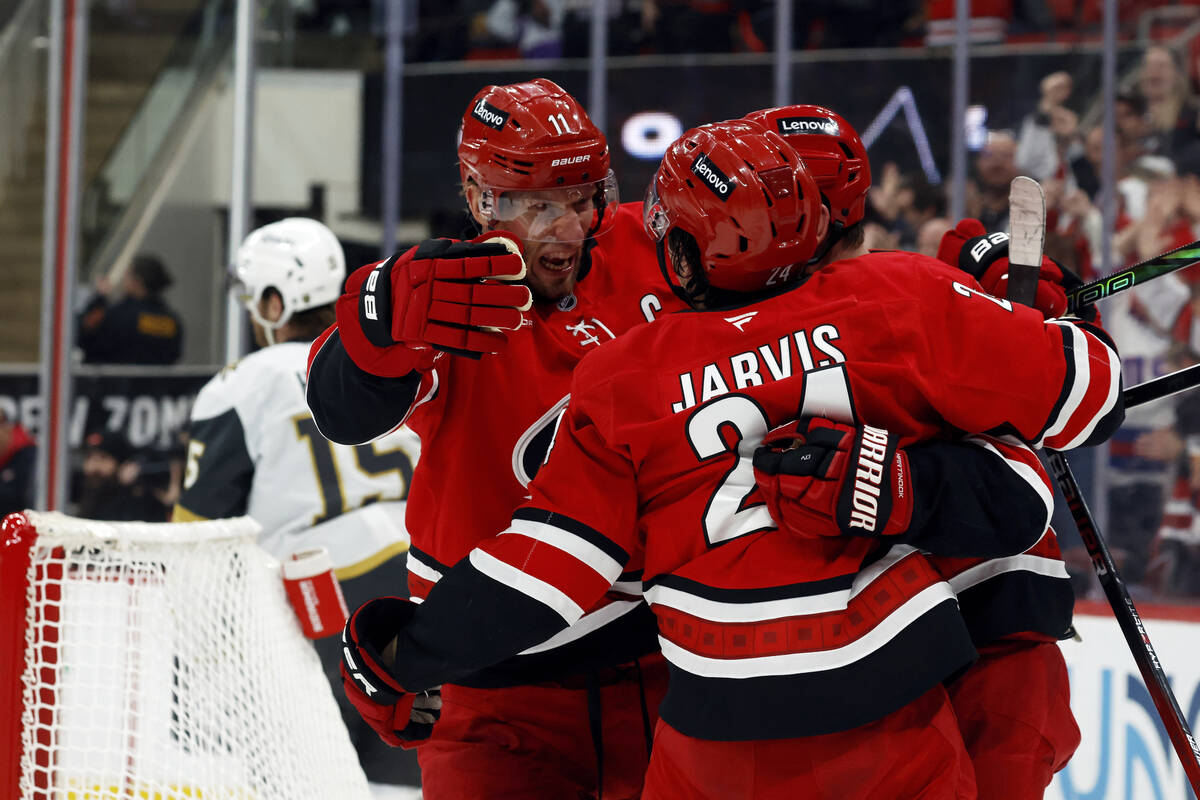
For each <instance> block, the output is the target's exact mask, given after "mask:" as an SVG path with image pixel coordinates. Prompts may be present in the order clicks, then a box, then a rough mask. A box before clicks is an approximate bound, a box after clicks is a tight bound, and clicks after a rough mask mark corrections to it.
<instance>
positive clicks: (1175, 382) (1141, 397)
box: [1125, 364, 1200, 408]
mask: <svg viewBox="0 0 1200 800" xmlns="http://www.w3.org/2000/svg"><path fill="white" fill-rule="evenodd" d="M1196 386H1200V364H1193V365H1192V366H1190V367H1184V368H1183V369H1180V370H1176V371H1175V372H1171V373H1168V374H1166V375H1162V376H1160V377H1157V378H1154V379H1153V380H1148V381H1144V382H1143V383H1139V384H1138V385H1137V386H1130V387H1129V388H1128V389H1126V390H1125V408H1133V407H1134V406H1140V405H1143V404H1145V403H1149V402H1152V401H1154V400H1161V399H1162V398H1164V397H1170V396H1171V395H1173V394H1178V393H1179V392H1183V391H1187V390H1188V389H1192V388H1195V387H1196Z"/></svg>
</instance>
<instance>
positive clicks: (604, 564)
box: [504, 519, 624, 584]
mask: <svg viewBox="0 0 1200 800" xmlns="http://www.w3.org/2000/svg"><path fill="white" fill-rule="evenodd" d="M504 533H505V534H508V533H518V534H520V535H522V536H528V537H529V538H530V539H536V540H537V541H539V542H542V543H543V544H548V545H550V546H551V547H553V548H555V549H556V550H561V551H562V552H564V553H566V554H567V555H569V556H571V557H572V558H574V559H575V560H576V561H579V562H581V563H583V564H586V565H587V566H589V567H591V568H592V569H594V570H595V571H596V572H597V573H598V574H599V575H600V577H602V578H604V580H605V581H606V582H608V583H609V584H612V583H613V582H615V581H616V580H617V578H619V577H621V572H622V570H623V569H624V567H623V566H622V565H621V564H620V563H619V562H618V561H617V560H616V559H614V558H613V557H612V556H610V555H608V554H607V553H605V552H604V551H603V550H601V549H600V548H599V547H596V545H594V544H592V543H591V542H589V541H587V540H586V539H582V538H580V537H579V536H576V535H575V534H573V533H571V532H570V531H567V530H563V529H562V528H559V527H557V526H555V525H548V524H546V523H545V522H534V521H532V520H527V519H514V520H513V521H512V522H510V523H509V525H508V529H507V530H505V531H504Z"/></svg>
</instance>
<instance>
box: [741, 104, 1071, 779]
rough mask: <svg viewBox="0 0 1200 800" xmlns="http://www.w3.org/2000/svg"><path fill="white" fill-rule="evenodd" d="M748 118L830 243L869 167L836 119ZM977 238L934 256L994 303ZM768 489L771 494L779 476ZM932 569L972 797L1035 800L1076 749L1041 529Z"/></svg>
mask: <svg viewBox="0 0 1200 800" xmlns="http://www.w3.org/2000/svg"><path fill="white" fill-rule="evenodd" d="M747 119H750V120H753V121H755V122H757V123H759V124H761V125H764V126H766V127H767V128H768V129H770V130H774V131H777V132H778V133H779V134H781V135H783V136H784V137H785V138H786V139H787V141H788V143H789V144H790V145H791V146H792V147H793V149H795V150H796V151H797V152H798V153H799V154H800V155H801V157H802V158H803V159H804V161H805V164H806V165H807V166H808V168H809V169H810V170H811V171H812V172H813V175H814V177H815V178H816V180H817V185H818V186H819V187H820V188H821V191H822V194H823V195H824V197H825V200H826V205H827V206H829V208H830V215H831V220H832V228H833V230H832V235H831V237H830V238H831V239H835V238H840V236H841V235H843V233H844V231H845V230H847V229H848V228H850V226H852V225H854V224H855V223H857V222H859V221H861V220H862V219H863V216H864V211H865V203H866V195H867V190H868V189H869V188H870V182H871V176H870V165H869V162H868V160H867V153H866V148H865V147H863V144H862V141H861V140H860V139H859V136H858V134H857V133H856V132H855V131H854V129H853V127H851V126H850V125H849V123H847V122H846V120H844V119H843V118H842V117H841V116H839V115H838V114H836V113H835V112H833V111H831V110H829V109H827V108H823V107H821V106H814V105H795V106H785V107H781V108H773V109H766V110H763V111H758V112H755V113H753V114H749V115H747ZM985 233H986V232H985V231H984V229H983V226H982V225H981V224H980V223H978V222H977V221H975V220H964V221H963V222H962V223H960V224H959V226H958V228H957V229H956V230H955V231H951V232H950V233H947V234H946V236H945V238H944V240H943V244H942V248H941V252H940V253H939V257H940V258H941V259H942V260H943V261H945V262H946V263H948V264H951V265H953V266H956V267H960V268H962V269H963V270H965V271H967V272H969V273H970V274H971V276H972V277H974V278H975V279H976V280H978V281H979V282H980V283H981V284H982V285H983V287H984V288H985V289H986V290H987V291H989V292H991V293H992V294H994V295H996V296H997V297H1004V296H1005V289H1006V286H1005V284H1004V280H1005V279H1006V276H1007V272H1008V270H1007V266H1008V260H1007V254H1008V245H1007V234H1003V233H1001V234H993V235H991V236H990V237H989V236H985ZM960 254H961V255H960ZM1066 277H1067V278H1068V279H1069V278H1070V277H1073V276H1066ZM1041 278H1042V279H1041V280H1040V281H1039V283H1038V292H1037V299H1036V301H1035V304H1034V305H1035V307H1036V308H1038V309H1039V310H1040V311H1042V312H1043V315H1044V316H1045V317H1046V318H1051V317H1058V316H1061V315H1062V314H1063V313H1064V312H1065V311H1066V294H1065V291H1064V288H1063V286H1062V282H1063V280H1064V274H1063V272H1062V271H1061V270H1060V268H1059V267H1058V265H1057V264H1054V263H1053V262H1052V261H1050V260H1049V259H1045V267H1044V271H1043V273H1042V275H1041ZM1075 280H1076V281H1077V280H1078V279H1075ZM770 480H771V481H772V482H773V483H774V485H775V487H776V488H777V487H778V480H779V478H778V476H771V477H770ZM785 507H786V506H785ZM782 522H783V527H785V528H786V527H787V521H786V520H783V521H782ZM932 561H933V563H934V565H935V566H936V567H937V568H938V570H939V571H940V572H941V573H942V574H943V575H944V576H945V577H946V579H947V580H948V581H949V583H950V585H951V586H953V587H954V589H955V592H956V595H957V597H958V601H959V605H960V607H961V608H962V612H963V617H964V619H965V620H966V622H967V627H968V629H969V630H970V631H971V638H972V640H973V641H974V643H975V646H976V647H977V648H979V651H980V660H979V662H978V663H976V664H975V665H974V666H973V667H972V668H971V669H970V670H968V671H967V672H966V673H965V674H964V675H963V676H962V677H960V678H958V679H956V680H955V681H954V682H953V683H951V684H950V686H949V690H950V696H951V699H952V700H953V702H954V710H955V713H956V715H957V717H958V720H959V725H960V727H961V728H962V731H963V737H964V740H965V742H966V745H967V749H968V752H970V754H971V759H972V762H973V764H974V766H975V772H976V776H977V779H978V783H979V796H980V798H982V799H983V800H988V799H990V798H995V799H996V800H1005V799H1006V798H1013V797H1021V798H1028V797H1040V796H1041V795H1042V793H1043V791H1044V790H1045V788H1046V787H1047V786H1048V785H1049V784H1050V780H1051V778H1052V777H1053V775H1054V773H1055V772H1057V771H1058V770H1059V769H1061V768H1062V767H1063V766H1064V765H1065V764H1066V763H1067V761H1068V760H1069V759H1070V757H1071V755H1072V754H1073V753H1074V752H1075V749H1076V748H1077V747H1078V745H1079V729H1078V727H1077V725H1076V723H1075V718H1074V715H1073V714H1072V712H1071V707H1070V685H1069V682H1068V679H1067V669H1066V663H1065V661H1064V660H1063V656H1062V652H1061V651H1060V650H1059V648H1058V645H1057V644H1056V640H1058V639H1062V638H1066V637H1067V636H1068V635H1069V630H1070V627H1071V612H1072V608H1073V606H1074V595H1073V593H1072V590H1071V586H1070V581H1069V579H1068V576H1067V570H1066V565H1065V564H1064V563H1063V561H1062V555H1061V552H1060V551H1059V547H1058V541H1057V539H1056V537H1055V534H1054V531H1053V530H1052V529H1050V528H1049V527H1047V528H1046V531H1045V533H1044V535H1043V536H1042V537H1041V538H1040V539H1039V540H1038V541H1037V543H1036V544H1034V545H1033V546H1032V547H1030V548H1029V549H1028V550H1027V551H1026V552H1024V553H1021V554H1018V555H1014V556H1006V557H1002V558H995V559H968V558H936V557H935V558H933V559H932Z"/></svg>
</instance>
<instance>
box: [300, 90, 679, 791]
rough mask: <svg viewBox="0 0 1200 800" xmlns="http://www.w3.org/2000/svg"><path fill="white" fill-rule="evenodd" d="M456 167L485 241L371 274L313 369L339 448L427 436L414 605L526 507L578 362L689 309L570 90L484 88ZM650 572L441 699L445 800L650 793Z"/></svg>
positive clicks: (415, 484)
mask: <svg viewBox="0 0 1200 800" xmlns="http://www.w3.org/2000/svg"><path fill="white" fill-rule="evenodd" d="M458 154H459V166H460V169H461V177H462V181H463V187H464V193H465V195H466V199H467V202H468V205H469V208H470V211H471V213H472V215H473V216H474V218H475V220H476V221H477V222H478V224H479V225H480V227H481V228H482V229H483V230H484V231H485V234H484V237H481V238H483V239H485V240H484V241H480V240H476V242H451V241H449V240H435V241H430V242H424V243H422V244H421V245H420V246H419V247H416V248H414V249H412V250H409V251H407V252H404V253H399V254H397V255H396V256H394V257H393V258H390V259H388V260H386V261H384V262H381V263H379V264H374V265H370V266H367V267H363V268H362V269H360V270H358V271H357V272H356V273H354V274H353V275H352V276H351V277H350V280H349V282H348V285H347V294H345V295H344V296H343V297H342V298H341V300H340V301H339V302H338V307H337V308H338V324H337V326H336V327H335V328H333V329H331V330H330V331H328V332H327V333H326V335H325V336H323V337H322V338H321V339H319V340H318V341H317V342H316V343H315V344H314V347H313V350H312V355H311V358H310V373H309V384H308V400H309V405H310V408H311V409H312V412H313V417H314V419H315V420H316V422H317V425H318V426H319V428H320V430H321V431H322V432H323V433H324V434H325V435H326V436H327V437H328V438H330V439H332V440H334V441H337V442H343V443H358V442H363V441H367V440H370V439H372V438H374V437H377V436H379V435H382V434H384V433H386V432H387V431H389V430H391V429H393V428H395V427H397V426H398V425H400V423H401V422H403V421H405V420H407V421H408V424H409V425H410V426H411V427H412V429H413V430H415V431H417V433H418V434H419V435H420V438H421V451H422V456H421V460H420V461H419V462H418V463H417V466H416V469H415V473H414V475H413V479H412V486H411V490H410V493H409V500H408V514H407V524H408V530H409V533H410V536H411V538H412V545H411V549H410V550H409V557H408V570H409V591H410V592H411V594H412V596H413V597H414V598H416V599H420V598H423V597H425V596H426V595H427V594H428V592H429V590H430V588H431V587H433V586H434V585H435V584H436V583H437V581H438V580H439V579H440V578H441V576H442V575H443V574H445V573H446V571H447V570H449V569H450V567H452V566H453V565H454V564H456V563H458V562H459V560H461V559H462V558H463V557H464V556H466V555H467V553H469V552H470V551H471V549H472V548H473V547H474V546H475V545H476V544H477V543H478V542H479V541H480V539H481V538H483V537H484V536H487V535H491V534H493V533H495V531H497V530H500V529H501V528H502V527H503V526H504V525H505V524H506V523H507V522H508V520H509V519H510V518H511V516H512V513H513V510H514V509H515V508H516V507H517V506H519V505H520V504H521V503H522V502H523V501H524V500H525V498H526V495H527V494H528V490H527V488H526V487H527V485H528V484H529V482H530V480H532V478H533V475H534V473H535V472H536V471H537V469H538V467H539V466H540V465H541V463H542V461H543V460H544V458H545V454H546V447H547V445H548V443H549V439H550V436H551V434H552V432H553V425H554V422H555V420H556V419H557V416H558V413H559V412H560V411H561V409H562V407H563V406H564V405H565V403H566V398H567V393H568V391H569V388H570V380H571V375H572V371H573V370H574V368H575V366H576V364H577V363H578V362H579V360H580V359H581V358H582V357H583V356H584V355H585V354H587V353H588V352H590V351H592V350H595V349H597V348H598V347H601V346H608V345H607V342H609V341H610V340H612V339H613V338H614V337H615V336H617V335H618V334H620V333H623V332H624V331H626V330H628V329H629V328H631V327H633V326H634V325H637V324H639V323H641V322H645V321H647V320H648V319H652V318H653V315H654V313H655V312H660V311H666V310H671V309H674V308H679V307H682V303H680V302H679V301H678V300H677V299H676V298H675V297H674V296H673V295H671V293H670V292H669V290H666V288H665V287H664V286H663V285H662V279H661V277H660V274H659V270H658V263H657V259H656V257H655V254H654V246H653V242H651V241H650V239H649V238H648V237H647V236H646V234H645V232H644V231H643V229H642V221H641V204H640V203H637V204H628V205H622V206H618V205H615V201H616V194H615V185H614V183H613V176H612V173H611V172H610V171H609V155H608V149H607V145H606V143H605V138H604V135H603V134H602V133H601V132H600V131H599V130H598V129H597V128H596V127H595V126H594V125H593V124H592V122H591V121H590V120H589V119H588V117H587V114H586V113H585V112H584V110H583V108H582V107H581V106H580V104H579V103H578V102H577V101H576V100H575V99H574V98H572V97H571V96H570V95H568V94H567V93H566V92H564V91H563V90H562V89H560V88H559V87H558V86H556V85H554V84H553V83H551V82H550V81H547V80H542V79H539V80H534V81H530V82H528V83H519V84H514V85H511V86H489V87H487V88H485V89H483V90H482V91H480V92H479V94H478V95H477V96H476V97H475V98H474V99H473V100H472V101H471V104H470V106H469V107H468V108H467V110H466V113H465V114H464V116H463V124H462V140H461V143H460V145H459V148H458ZM496 232H504V233H506V234H507V235H508V236H510V237H512V238H513V239H516V240H518V241H519V243H520V245H521V248H522V250H523V255H524V264H525V266H526V267H527V268H528V273H527V274H526V275H525V277H524V280H523V284H519V283H514V282H513V279H514V278H516V276H517V275H518V274H519V273H520V270H521V258H520V257H518V256H516V255H512V254H511V253H509V252H508V251H507V250H506V249H505V246H504V245H502V244H498V243H496V242H492V241H488V240H486V237H487V236H494V235H495V233H496ZM473 278H478V279H479V280H472V279H473ZM525 287H528V288H525ZM530 293H532V298H530ZM531 299H532V307H529V304H530V300H531ZM523 308H528V310H525V311H524V312H522V310H521V309H523ZM481 355H482V357H480V356H481ZM639 577H640V576H639V575H637V574H636V573H633V572H631V573H630V574H628V575H626V576H625V577H624V578H623V579H622V581H621V582H620V586H618V591H614V592H613V593H612V594H611V595H608V596H606V597H604V598H598V600H597V602H596V603H595V604H593V606H592V607H590V608H589V609H588V612H589V613H588V614H586V615H585V616H584V618H583V620H582V622H581V624H580V625H578V626H576V627H575V628H572V629H571V630H570V631H565V632H563V633H562V635H561V636H556V637H554V638H553V639H551V638H550V637H549V636H547V637H546V639H545V640H542V641H538V642H530V643H529V648H528V649H527V650H526V652H525V653H523V654H521V655H518V656H516V657H514V658H511V659H508V660H506V661H504V662H503V663H500V664H494V665H489V666H488V668H487V669H482V670H480V671H478V672H476V673H474V674H470V675H461V676H458V677H456V680H455V685H452V686H447V687H445V688H444V691H443V698H444V706H443V709H442V713H441V719H440V720H439V721H438V722H437V724H436V725H435V726H434V727H433V731H432V736H431V738H430V739H429V740H428V741H426V742H424V743H423V744H422V745H421V746H420V748H419V749H418V754H419V757H420V761H421V766H422V778H423V783H424V786H423V789H424V795H425V797H426V798H427V800H444V799H445V798H454V799H455V800H457V798H463V797H576V796H584V797H586V796H593V795H595V794H597V793H598V792H600V793H602V794H603V796H604V797H605V798H610V797H611V798H628V797H636V796H637V795H638V793H639V792H640V787H641V782H642V777H643V775H644V772H645V766H646V761H647V757H648V753H649V745H650V741H649V738H650V732H651V731H652V729H653V728H652V726H653V724H654V722H655V720H656V716H657V708H658V705H659V701H660V700H661V698H662V696H663V692H664V691H665V683H666V668H665V666H664V665H663V663H662V658H661V656H659V655H658V654H657V652H658V644H657V641H656V637H655V630H654V621H653V617H652V615H651V613H650V611H649V609H648V608H647V607H646V605H645V604H644V603H642V602H641V600H640V597H639V596H638V591H639V583H638V579H639ZM621 588H627V589H628V591H627V592H626V593H622V592H621V591H619V590H620V589H621ZM647 656H650V658H647ZM480 666H484V665H480ZM410 734H411V735H413V736H416V737H419V736H425V735H429V728H428V725H416V726H414V728H413V729H412V730H411V731H410ZM598 787H602V788H598Z"/></svg>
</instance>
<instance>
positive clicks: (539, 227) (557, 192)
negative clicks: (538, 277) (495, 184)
mask: <svg viewBox="0 0 1200 800" xmlns="http://www.w3.org/2000/svg"><path fill="white" fill-rule="evenodd" d="M618 202H619V198H618V196H617V179H616V177H615V176H614V175H613V173H612V171H611V170H610V171H609V173H608V174H607V175H606V176H605V177H604V179H603V180H599V181H593V182H591V183H581V184H579V185H577V186H560V187H558V188H555V189H539V190H535V191H505V190H502V189H491V188H488V189H484V190H483V194H482V195H481V197H480V208H481V209H482V211H483V213H484V214H485V215H486V216H487V218H488V219H489V220H491V221H492V222H493V223H494V225H495V227H500V228H505V229H508V230H511V231H512V232H513V233H515V234H517V235H518V236H520V238H522V239H524V240H525V241H529V242H564V243H570V242H581V241H583V240H584V239H587V238H588V237H590V236H595V235H596V233H597V232H598V230H599V227H600V212H602V211H603V210H604V208H605V207H606V206H609V205H612V206H615V205H616V204H617V203H618Z"/></svg>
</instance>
